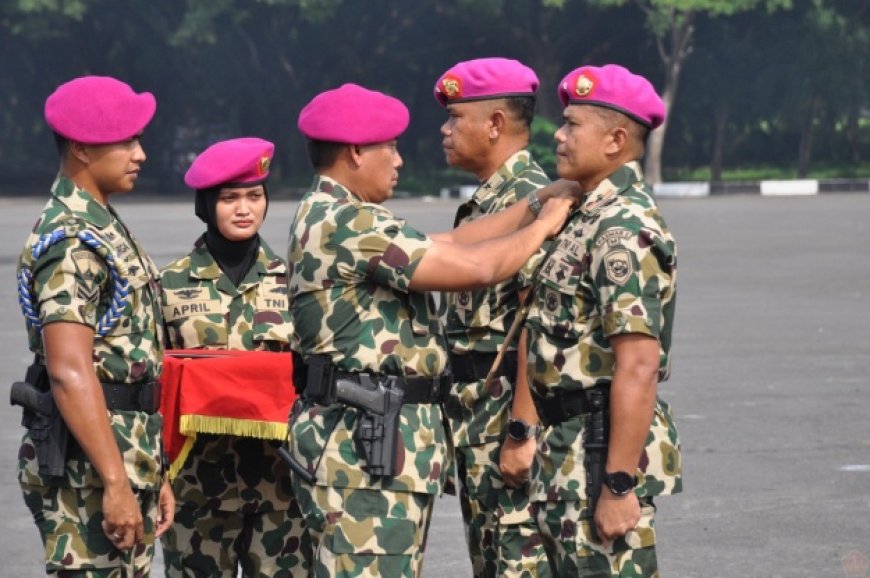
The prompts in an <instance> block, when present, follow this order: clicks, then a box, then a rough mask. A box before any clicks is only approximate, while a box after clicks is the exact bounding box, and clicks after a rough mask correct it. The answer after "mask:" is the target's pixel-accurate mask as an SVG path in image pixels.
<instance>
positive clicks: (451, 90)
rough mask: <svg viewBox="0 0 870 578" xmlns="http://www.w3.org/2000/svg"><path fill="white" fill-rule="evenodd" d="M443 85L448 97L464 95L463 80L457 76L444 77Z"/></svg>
mask: <svg viewBox="0 0 870 578" xmlns="http://www.w3.org/2000/svg"><path fill="white" fill-rule="evenodd" d="M441 87H442V88H443V90H444V94H446V95H447V98H459V97H460V96H462V81H461V80H459V77H457V76H453V75H448V76H445V77H444V78H442V79H441Z"/></svg>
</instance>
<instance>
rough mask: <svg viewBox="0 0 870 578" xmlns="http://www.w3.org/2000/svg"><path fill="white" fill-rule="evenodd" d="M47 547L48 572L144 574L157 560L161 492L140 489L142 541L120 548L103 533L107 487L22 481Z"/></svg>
mask: <svg viewBox="0 0 870 578" xmlns="http://www.w3.org/2000/svg"><path fill="white" fill-rule="evenodd" d="M21 490H22V492H23V494H24V502H25V504H27V507H28V509H29V510H30V513H31V514H32V515H33V519H34V521H35V522H36V526H37V528H39V534H40V536H41V537H42V544H43V546H44V547H45V571H46V574H47V575H48V576H55V577H57V578H144V577H147V576H148V575H149V573H150V572H151V560H152V559H153V558H154V531H155V527H156V521H157V493H156V492H146V491H144V490H134V493H135V494H136V497H137V499H138V500H139V504H140V506H141V512H142V517H143V520H144V537H143V540H142V542H140V543H139V544H137V545H136V546H135V547H134V548H133V549H132V550H127V551H122V550H118V549H116V548H115V547H114V546H113V545H112V543H111V542H110V541H109V539H108V537H106V534H105V532H103V527H102V523H103V488H62V487H57V486H32V485H26V484H22V485H21Z"/></svg>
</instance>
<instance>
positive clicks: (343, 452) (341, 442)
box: [287, 176, 447, 494]
mask: <svg viewBox="0 0 870 578" xmlns="http://www.w3.org/2000/svg"><path fill="white" fill-rule="evenodd" d="M431 244H432V241H431V240H430V239H429V238H427V237H426V235H424V234H423V233H420V232H418V231H416V230H415V229H413V228H411V227H410V226H408V225H407V224H406V223H405V221H404V220H402V219H398V218H396V217H394V216H393V215H392V213H390V211H389V210H387V209H386V208H384V207H382V206H380V205H377V204H372V203H365V202H361V201H360V200H359V199H358V198H356V197H355V196H354V195H353V194H352V193H351V192H350V191H349V190H347V189H346V188H344V187H343V186H342V185H340V184H339V183H337V182H336V181H334V180H332V179H330V178H327V177H325V176H317V177H316V178H315V180H314V184H313V185H312V190H311V191H310V192H309V193H307V194H306V195H305V197H304V198H303V199H302V201H301V202H300V204H299V207H298V208H297V211H296V215H295V217H294V219H293V223H292V224H291V227H290V248H289V253H288V259H287V260H288V262H289V263H293V268H292V272H291V274H290V280H289V288H290V311H291V317H292V320H293V325H294V332H293V334H292V336H291V339H292V342H291V343H292V348H293V350H294V351H297V352H298V353H300V354H302V355H303V356H307V355H311V354H324V355H328V356H330V357H331V358H332V361H333V363H334V364H335V365H336V366H337V367H338V368H339V369H340V370H342V371H351V372H376V373H383V374H388V375H398V376H438V375H441V374H442V373H444V371H445V368H446V366H447V351H446V342H445V341H444V338H443V332H442V327H441V322H440V319H439V317H438V311H437V310H436V308H435V303H434V300H433V299H432V296H431V295H429V294H428V293H418V292H413V291H410V290H409V289H408V286H409V284H410V282H411V278H412V276H413V274H414V271H415V270H416V268H417V265H418V264H419V263H420V260H421V259H422V258H423V255H424V253H425V252H426V250H427V249H428V248H429V247H430V246H431ZM357 415H358V411H357V410H356V409H354V408H351V407H344V406H343V405H342V404H336V405H332V406H329V407H322V406H318V405H314V404H311V402H306V403H305V405H304V407H303V409H302V411H301V412H297V413H296V414H295V417H294V419H293V420H292V422H291V428H290V434H289V438H290V447H291V451H292V452H293V453H294V454H295V455H296V458H297V460H299V461H300V463H301V464H302V465H303V466H305V467H307V468H308V470H309V471H311V472H313V473H315V475H316V482H317V484H319V485H329V486H334V487H346V488H374V489H378V488H383V489H388V490H395V491H407V492H423V493H432V494H435V493H439V492H440V491H441V486H442V483H443V478H444V473H445V472H444V467H443V464H444V460H445V452H446V446H445V433H444V428H443V425H442V415H441V408H440V406H439V405H437V404H436V405H430V404H409V405H405V406H403V408H402V411H401V417H400V426H399V427H400V438H401V441H400V444H401V447H400V450H399V456H398V463H399V474H398V475H397V476H395V477H390V478H371V477H370V476H368V474H366V473H365V472H364V471H363V470H362V469H361V467H360V459H361V457H360V456H359V455H358V454H357V452H356V448H355V446H354V442H353V432H354V429H355V422H356V418H357Z"/></svg>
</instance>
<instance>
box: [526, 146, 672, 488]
mask: <svg viewBox="0 0 870 578" xmlns="http://www.w3.org/2000/svg"><path fill="white" fill-rule="evenodd" d="M642 179H643V177H642V174H641V170H640V167H639V166H638V164H637V163H634V162H632V163H629V164H627V165H625V166H623V167H621V168H620V169H619V170H618V171H616V172H615V173H613V174H612V175H611V176H610V177H609V178H608V179H605V180H604V181H603V182H602V183H601V184H600V185H599V186H598V187H596V188H595V190H593V191H592V192H590V193H589V194H588V195H587V196H586V198H585V200H584V203H583V205H582V206H581V207H580V208H579V209H578V210H577V211H575V212H574V213H573V214H572V215H571V216H570V217H569V220H568V225H567V226H566V228H565V229H564V230H563V232H562V233H561V234H560V235H559V236H558V237H557V238H556V239H555V241H554V242H555V243H556V247H555V249H554V251H553V253H552V255H551V256H550V257H549V258H548V259H547V261H546V262H545V263H544V265H543V268H542V270H541V274H540V284H539V285H538V287H537V288H536V290H535V295H534V300H533V302H532V307H531V311H530V313H529V317H528V319H527V321H526V327H527V329H528V332H529V342H528V347H529V352H528V365H527V372H528V378H529V384H530V386H531V390H532V395H533V396H535V397H549V396H551V395H553V393H554V392H560V393H565V392H570V391H576V390H579V389H582V388H590V387H594V386H596V385H607V384H610V382H611V379H612V377H613V366H614V362H615V358H614V355H613V350H612V348H611V346H610V341H609V338H610V337H612V336H615V335H623V334H627V333H641V334H644V335H649V336H651V337H655V338H656V339H657V340H658V342H659V359H660V367H659V380H660V381H664V380H665V379H667V378H668V374H669V370H670V359H669V352H670V348H671V329H672V326H673V319H674V296H675V289H676V244H675V242H674V239H673V237H672V236H671V234H670V233H669V231H668V229H667V226H666V225H665V222H664V220H663V219H662V217H661V215H659V212H658V208H657V207H656V204H655V201H654V200H653V198H652V195H651V193H650V190H649V187H648V186H646V185H645V184H644V183H643V182H642ZM582 422H583V420H581V419H574V420H569V421H566V422H564V423H562V424H560V425H558V426H556V427H551V428H548V429H546V430H545V431H544V432H543V436H542V438H541V442H540V444H539V451H538V454H537V456H536V462H535V468H534V469H533V483H532V495H533V496H534V497H533V498H532V499H535V500H545V499H564V500H576V499H582V498H584V497H585V472H584V469H583V459H582V457H583V446H582V428H583V423H582ZM639 469H640V471H641V472H642V474H643V483H642V484H641V485H640V486H639V487H638V489H637V493H638V495H640V496H649V495H657V494H669V493H675V492H679V491H680V490H681V487H682V482H681V476H682V470H681V464H680V454H679V439H678V437H677V432H676V429H675V427H674V423H673V418H672V415H671V412H670V409H669V407H668V406H667V404H665V403H664V402H663V401H661V400H659V401H658V403H657V405H656V410H655V416H654V418H653V422H652V426H651V428H650V434H649V436H648V438H647V443H646V447H645V450H644V453H643V455H642V457H641V461H640V465H639Z"/></svg>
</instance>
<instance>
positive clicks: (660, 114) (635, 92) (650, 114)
mask: <svg viewBox="0 0 870 578" xmlns="http://www.w3.org/2000/svg"><path fill="white" fill-rule="evenodd" d="M558 92H559V100H560V101H562V106H568V105H569V104H594V105H597V106H603V107H607V108H612V109H613V110H617V111H619V112H621V113H623V114H625V115H626V116H628V117H629V118H632V119H634V120H636V121H637V122H639V123H641V124H642V125H644V126H646V127H648V128H656V127H657V126H659V125H660V124H662V122H664V120H665V103H664V102H662V99H661V97H659V95H658V94H657V93H656V90H655V88H653V85H652V84H650V81H648V80H647V79H646V78H644V77H642V76H638V75H637V74H632V73H631V72H629V71H628V70H627V69H625V68H623V67H622V66H619V65H616V64H607V65H605V66H602V67H597V66H581V67H580V68H578V69H576V70H573V71H571V72H569V73H568V75H567V76H566V77H565V78H563V79H562V82H560V83H559V89H558Z"/></svg>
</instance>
